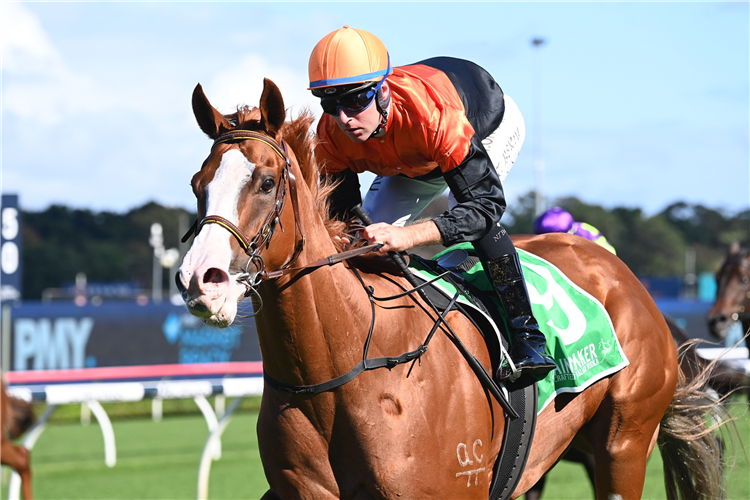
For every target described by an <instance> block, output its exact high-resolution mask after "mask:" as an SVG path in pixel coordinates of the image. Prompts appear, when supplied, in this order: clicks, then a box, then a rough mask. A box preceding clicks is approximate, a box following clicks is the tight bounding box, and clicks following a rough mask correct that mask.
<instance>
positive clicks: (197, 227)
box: [182, 130, 305, 296]
mask: <svg viewBox="0 0 750 500" xmlns="http://www.w3.org/2000/svg"><path fill="white" fill-rule="evenodd" d="M249 140H251V141H260V142H262V143H264V144H266V145H267V146H269V147H270V148H271V149H273V151H274V153H276V154H277V155H278V156H279V157H280V158H281V159H282V160H284V163H285V166H284V169H283V170H282V171H281V177H280V179H279V183H278V185H277V186H276V199H275V201H274V205H273V209H272V210H271V212H270V213H269V214H268V216H267V217H266V219H265V220H264V221H263V225H262V226H261V228H260V230H259V231H258V233H257V234H256V235H255V236H254V237H252V238H248V237H247V236H246V235H245V233H244V232H243V231H242V230H241V229H240V228H239V227H237V226H236V225H235V224H234V223H232V222H231V221H229V220H227V219H225V218H224V217H221V216H219V215H207V216H205V217H204V218H203V219H201V220H200V221H198V219H196V220H195V222H194V223H193V225H192V227H191V228H190V229H189V230H188V232H187V233H185V235H184V236H183V237H182V242H183V243H185V242H186V241H187V240H188V238H190V236H191V235H193V236H198V233H200V231H201V229H202V228H203V226H205V225H206V224H218V225H219V226H221V227H223V228H224V229H226V230H227V231H229V233H230V234H231V235H232V236H234V238H235V239H236V240H237V242H238V243H239V245H240V247H242V250H244V252H245V254H246V255H247V256H248V257H250V259H249V260H248V262H247V266H246V267H245V273H244V274H242V275H241V276H240V277H239V278H238V279H237V280H238V281H239V282H241V283H243V284H244V285H245V287H246V288H247V291H246V293H245V296H247V295H248V294H249V293H250V292H251V290H252V289H254V287H255V286H257V285H258V284H259V283H260V282H261V281H263V280H265V279H268V278H269V274H268V273H267V272H266V264H265V261H264V260H263V257H261V255H260V252H261V250H262V249H263V247H264V246H265V247H266V249H268V247H269V245H270V243H271V237H272V236H273V234H274V231H275V230H276V226H278V227H280V228H281V231H282V232H284V227H283V226H282V224H281V212H282V211H283V210H284V206H285V205H286V198H287V187H288V191H289V195H290V197H291V199H292V211H293V212H294V221H295V228H294V231H295V233H294V235H295V245H294V247H295V248H294V253H293V254H292V257H291V258H290V259H289V260H288V261H287V262H286V263H285V264H283V265H282V266H281V267H280V268H279V270H284V269H287V268H289V267H290V266H291V265H292V263H293V262H294V261H295V260H297V257H299V254H300V253H301V252H302V249H303V248H304V246H305V235H304V233H303V232H302V225H301V223H300V216H299V206H298V202H297V179H296V178H295V176H294V173H293V172H292V169H291V161H290V160H289V150H288V147H287V144H286V142H285V141H281V145H279V143H277V142H276V141H275V140H273V139H272V138H271V137H269V136H267V135H265V134H261V133H258V132H253V131H250V130H233V131H231V132H227V133H225V134H222V135H220V136H219V137H217V138H216V139H215V140H214V143H213V145H212V146H211V149H212V150H213V148H215V147H216V146H217V145H218V144H224V143H227V142H236V141H249ZM253 261H259V262H260V264H259V267H258V269H259V271H258V272H257V273H256V275H255V278H254V279H252V280H251V278H250V274H249V272H248V269H247V268H248V267H249V266H250V263H251V262H253Z"/></svg>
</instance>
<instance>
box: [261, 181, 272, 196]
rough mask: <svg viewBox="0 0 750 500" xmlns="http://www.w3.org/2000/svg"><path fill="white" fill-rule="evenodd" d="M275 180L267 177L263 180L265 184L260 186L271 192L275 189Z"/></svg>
mask: <svg viewBox="0 0 750 500" xmlns="http://www.w3.org/2000/svg"><path fill="white" fill-rule="evenodd" d="M273 186H274V182H273V179H270V178H269V179H266V180H264V181H263V184H261V185H260V188H261V189H262V190H263V191H265V192H266V193H270V192H271V190H272V189H273Z"/></svg>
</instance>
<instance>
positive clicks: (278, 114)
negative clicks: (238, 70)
mask: <svg viewBox="0 0 750 500" xmlns="http://www.w3.org/2000/svg"><path fill="white" fill-rule="evenodd" d="M260 115H261V125H262V126H263V128H264V129H265V131H266V132H268V135H270V136H271V137H275V136H276V133H277V132H278V131H279V129H280V128H281V126H282V125H283V124H284V120H285V119H286V111H285V110H284V99H283V98H282V97H281V91H279V88H278V87H277V86H276V84H275V83H273V82H272V81H271V80H269V79H268V78H264V79H263V94H262V95H261V96H260Z"/></svg>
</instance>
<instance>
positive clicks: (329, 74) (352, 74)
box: [307, 26, 393, 94]
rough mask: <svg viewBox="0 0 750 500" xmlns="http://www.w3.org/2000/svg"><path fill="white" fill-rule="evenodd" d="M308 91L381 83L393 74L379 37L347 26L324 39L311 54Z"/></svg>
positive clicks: (388, 57) (386, 52)
mask: <svg viewBox="0 0 750 500" xmlns="http://www.w3.org/2000/svg"><path fill="white" fill-rule="evenodd" d="M307 69H308V74H309V76H310V87H309V89H308V90H313V93H314V94H317V93H316V92H315V89H321V88H324V87H333V86H337V85H351V84H353V83H365V82H376V83H377V82H382V81H383V80H385V77H387V76H388V75H390V74H391V73H392V72H393V70H392V69H391V61H390V56H389V55H388V51H387V50H386V48H385V45H383V42H381V41H380V39H379V38H378V37H376V36H375V35H373V34H372V33H369V32H367V31H364V30H359V29H355V28H350V27H349V26H344V27H343V28H341V29H338V30H336V31H332V32H331V33H329V34H327V35H326V36H324V37H323V39H322V40H321V41H319V42H318V44H317V45H316V46H315V48H314V49H313V51H312V54H311V55H310V62H309V64H308V68H307Z"/></svg>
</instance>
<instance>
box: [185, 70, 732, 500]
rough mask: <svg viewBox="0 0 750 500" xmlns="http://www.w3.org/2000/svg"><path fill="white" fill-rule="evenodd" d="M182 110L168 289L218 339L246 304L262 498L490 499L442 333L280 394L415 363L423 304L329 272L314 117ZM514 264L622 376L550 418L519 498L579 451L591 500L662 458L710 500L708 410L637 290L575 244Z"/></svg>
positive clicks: (689, 494)
mask: <svg viewBox="0 0 750 500" xmlns="http://www.w3.org/2000/svg"><path fill="white" fill-rule="evenodd" d="M192 105H193V112H194V114H195V117H196V119H197V121H198V125H199V126H200V128H201V130H203V132H205V133H206V134H207V135H208V136H209V137H210V138H211V139H213V140H214V145H213V147H212V148H211V151H210V153H209V155H208V157H207V158H206V160H205V161H204V162H203V165H202V167H201V169H200V171H198V172H197V173H196V174H195V175H194V176H193V179H192V188H193V192H194V194H195V196H196V198H197V202H198V217H199V218H198V221H196V224H195V225H194V227H193V230H192V234H194V235H195V238H194V240H193V242H192V246H191V248H190V250H189V251H188V253H187V254H186V255H185V258H184V260H183V263H182V265H181V267H180V270H179V272H178V273H177V276H176V281H177V283H178V287H179V288H180V291H181V293H182V296H183V298H184V300H185V302H186V305H187V308H188V310H189V311H190V313H192V314H194V315H195V316H198V317H200V318H202V319H203V321H204V322H205V323H206V324H208V325H214V326H218V327H226V326H228V325H230V324H232V322H233V321H235V319H236V318H237V304H238V302H239V301H241V300H242V299H243V297H245V296H247V295H252V296H253V305H254V310H255V311H256V316H255V322H256V325H257V329H258V337H259V340H260V348H261V354H262V357H263V369H264V371H265V374H264V376H265V378H266V384H265V388H264V392H263V400H262V404H261V409H260V415H259V419H258V428H257V432H258V444H259V449H260V456H261V459H262V462H263V468H264V471H265V474H266V478H267V480H268V483H269V485H270V490H269V491H268V492H267V493H266V494H265V495H264V497H263V498H265V499H279V498H396V497H400V498H407V499H416V498H450V499H458V498H487V497H488V495H489V491H490V485H491V481H492V475H493V465H494V462H495V459H496V457H497V456H498V453H499V451H500V448H501V446H502V439H503V430H504V427H505V422H504V417H503V413H502V410H501V407H500V405H499V404H497V402H496V401H495V400H494V399H492V398H491V397H490V396H489V395H488V393H487V391H485V389H484V388H483V386H482V385H481V384H480V382H479V381H478V379H477V377H476V376H475V374H474V372H473V371H472V370H471V369H470V368H469V365H468V363H467V362H466V360H465V359H464V357H463V356H462V355H461V354H460V353H459V351H458V349H456V347H455V345H454V344H453V343H452V342H451V341H450V340H449V339H448V335H447V333H446V334H443V333H440V332H439V333H438V334H436V335H435V336H434V337H433V338H432V341H431V343H430V344H429V349H428V350H427V351H426V352H424V354H423V355H422V356H421V357H420V358H419V360H418V361H417V362H413V363H404V364H397V365H395V366H390V367H389V369H387V370H386V369H375V370H368V371H364V372H362V373H361V374H360V375H359V376H357V377H354V378H353V379H351V380H350V381H348V383H345V384H343V385H339V386H338V387H336V388H334V389H332V390H330V391H325V392H322V393H318V394H314V393H305V392H304V391H303V392H301V393H292V392H288V391H286V390H280V387H287V388H289V387H290V386H312V385H315V384H320V383H325V382H328V381H331V380H332V379H336V378H337V377H340V376H342V375H344V374H347V373H351V372H350V370H352V367H356V366H358V365H362V361H363V351H364V352H365V355H367V356H368V357H369V358H374V357H387V356H393V357H396V356H399V355H400V354H402V353H407V352H412V351H415V350H416V349H417V348H418V347H419V346H420V345H421V344H422V343H423V342H424V341H425V337H426V336H427V334H428V333H429V332H430V331H431V329H432V327H433V325H434V324H435V316H434V314H432V310H431V309H429V308H428V307H427V306H426V305H425V303H424V302H422V299H421V298H420V297H419V296H418V295H417V294H409V295H402V296H400V297H398V298H394V299H393V300H390V301H375V300H373V296H378V297H393V296H398V295H399V294H401V293H402V292H403V291H404V290H409V289H410V288H411V287H410V285H409V284H408V282H407V281H406V280H405V279H404V278H403V277H401V276H399V275H396V274H388V273H386V272H374V271H370V272H366V271H365V270H357V269H356V268H354V267H353V265H352V264H351V263H350V262H349V261H346V262H342V263H339V264H337V265H325V263H326V262H328V261H327V260H326V258H327V257H328V256H331V255H333V254H336V252H337V251H339V250H341V244H342V241H341V239H340V236H341V233H340V230H341V228H340V227H338V226H339V225H341V226H343V224H341V223H336V222H332V221H331V220H330V219H329V218H328V215H327V204H326V195H327V193H329V192H330V186H326V185H322V186H321V185H319V174H318V170H317V167H316V164H315V161H314V157H313V155H312V148H313V145H314V144H313V143H314V140H315V138H314V137H313V136H311V134H310V130H309V129H310V126H311V125H312V123H313V121H314V118H313V116H312V115H311V114H310V113H309V112H303V113H302V114H301V116H300V117H298V118H297V119H295V120H293V121H289V122H287V121H285V120H286V113H285V109H284V103H283V99H282V96H281V93H280V92H279V90H278V88H277V87H276V86H275V85H274V84H273V83H272V82H271V81H270V80H268V79H266V80H265V85H264V90H263V93H262V96H261V98H260V105H259V107H258V108H252V109H250V108H248V107H241V108H238V110H237V112H236V113H234V114H231V115H226V116H224V115H222V114H221V113H219V112H218V111H217V110H216V109H215V108H214V107H213V106H212V105H211V104H210V102H209V101H208V99H207V98H206V96H205V94H204V92H203V89H202V87H201V86H200V85H198V86H196V88H195V91H194V92H193V99H192ZM337 236H339V238H337ZM518 246H519V247H521V248H523V249H525V250H528V251H529V252H532V253H534V254H536V255H539V256H541V257H543V258H545V259H546V260H548V261H550V262H552V263H553V264H554V265H556V266H557V267H558V268H559V269H561V270H562V271H563V272H564V273H566V274H567V275H568V276H569V277H570V278H571V279H572V280H573V281H574V282H575V283H576V284H577V285H578V286H579V287H581V288H582V289H583V290H585V291H587V292H588V293H589V294H591V295H593V296H594V297H596V298H597V299H598V300H599V301H600V302H601V303H602V304H604V306H605V307H606V309H607V311H608V312H609V315H610V317H611V319H612V323H613V324H614V327H615V330H616V332H617V336H618V338H619V341H620V343H621V345H622V347H623V349H624V351H625V353H626V355H627V357H628V359H629V360H630V365H629V366H628V367H626V368H624V369H623V370H621V371H619V372H618V373H616V374H614V375H612V376H609V377H607V378H604V379H602V380H600V381H599V382H596V383H595V384H593V385H591V386H590V387H589V388H587V389H586V390H585V391H584V392H582V393H580V394H577V395H573V394H562V395H559V396H558V397H557V398H556V400H555V401H554V402H553V403H552V404H550V405H548V406H547V408H545V410H544V411H543V412H542V413H541V414H540V415H539V417H538V420H537V427H536V433H535V434H534V440H533V443H532V445H531V449H530V456H529V458H528V461H527V466H526V470H525V473H524V475H523V477H522V478H521V481H520V483H519V484H518V486H517V488H516V490H515V492H514V493H513V496H514V497H518V496H519V495H521V494H522V493H523V492H524V491H526V490H527V489H528V488H529V487H531V486H532V485H533V484H534V483H535V482H536V481H537V480H538V479H539V478H540V477H541V476H542V474H543V473H544V472H545V471H547V470H549V469H550V468H551V467H552V466H553V465H554V464H555V463H556V462H557V461H558V460H559V459H560V457H561V455H562V454H563V453H564V452H565V450H566V449H568V447H570V446H576V447H579V448H581V449H583V450H585V451H589V452H591V453H593V455H594V456H595V459H596V463H597V467H596V491H597V497H599V498H609V499H614V498H625V499H632V498H640V496H641V492H642V489H643V484H644V477H645V472H646V460H647V458H648V456H649V454H650V453H651V451H652V450H653V447H654V446H655V445H656V443H657V441H658V442H659V445H660V447H661V449H662V455H663V456H664V457H665V476H666V479H667V483H668V490H669V491H670V495H672V497H673V496H674V495H675V491H676V490H679V491H680V493H681V494H684V495H685V496H684V497H685V498H693V497H695V498H697V496H696V495H704V496H705V497H711V496H718V495H719V491H720V489H719V488H720V484H721V467H720V463H719V458H718V457H719V453H718V451H717V450H716V443H715V441H714V440H713V438H712V435H711V434H710V432H709V430H708V429H706V427H705V426H704V422H710V421H711V420H709V419H705V418H703V417H702V415H703V413H702V412H704V411H705V409H704V408H702V405H704V403H705V401H704V400H702V399H701V398H700V395H699V394H698V393H696V392H695V390H694V388H691V387H686V386H685V385H684V383H682V381H681V376H680V372H679V369H678V366H677V354H676V351H675V345H674V342H673V341H672V336H671V335H670V334H669V330H668V328H667V325H666V323H665V322H664V318H663V317H662V315H661V313H660V312H659V310H658V309H657V307H656V305H655V304H654V302H653V301H652V300H651V298H650V296H649V295H648V293H647V292H646V290H645V289H644V288H643V286H641V284H640V282H639V281H638V279H637V278H636V277H635V276H634V275H633V274H632V273H631V272H630V271H629V270H628V268H627V267H626V266H625V265H624V264H623V263H622V262H621V261H620V260H618V259H617V258H616V257H614V256H613V255H612V254H611V253H610V252H608V251H607V250H605V249H603V248H601V247H599V246H598V245H596V244H594V243H591V242H587V241H585V240H583V239H581V238H577V237H574V236H571V235H567V234H549V235H544V236H539V237H534V238H531V239H528V240H526V241H523V242H519V243H518ZM321 262H322V264H321ZM446 319H447V322H448V324H449V325H450V326H451V327H452V331H453V332H455V333H456V335H457V336H458V337H460V339H461V340H462V341H463V343H464V345H465V346H466V347H467V348H468V349H469V350H470V351H471V352H472V353H474V355H475V356H476V357H477V358H478V359H479V361H480V362H481V363H482V364H483V365H484V366H485V368H486V369H488V370H489V369H490V358H489V354H488V352H487V348H486V346H485V342H484V340H483V338H482V335H481V334H480V332H478V331H477V330H476V329H475V327H474V325H473V323H471V322H470V321H469V320H467V318H465V317H464V316H462V315H461V314H459V313H457V312H455V311H454V312H451V313H449V314H448V315H447V318H446ZM366 344H367V345H366ZM367 349H369V354H367V352H368V351H367ZM339 381H340V380H339ZM690 440H693V441H694V440H698V441H700V443H690V442H689V441H690ZM713 452H715V453H713ZM712 453H713V454H712ZM685 464H687V465H685Z"/></svg>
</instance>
